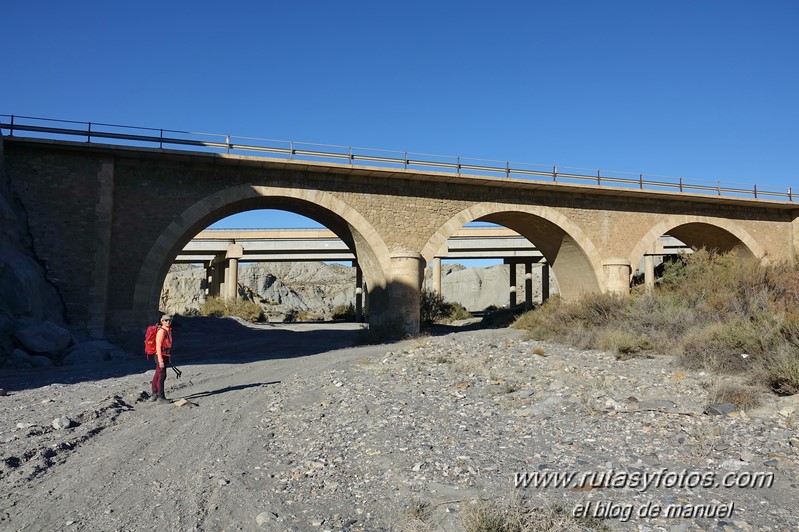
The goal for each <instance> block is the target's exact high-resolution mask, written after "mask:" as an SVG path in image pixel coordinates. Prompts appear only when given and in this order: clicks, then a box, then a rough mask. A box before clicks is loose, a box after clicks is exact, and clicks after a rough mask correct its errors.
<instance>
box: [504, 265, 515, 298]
mask: <svg viewBox="0 0 799 532" xmlns="http://www.w3.org/2000/svg"><path fill="white" fill-rule="evenodd" d="M505 264H507V265H508V266H509V271H508V277H509V279H510V283H509V284H510V287H509V288H508V291H509V292H510V297H509V298H508V304H509V305H510V308H513V307H515V306H516V263H515V262H508V261H505Z"/></svg>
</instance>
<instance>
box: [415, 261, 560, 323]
mask: <svg viewBox="0 0 799 532" xmlns="http://www.w3.org/2000/svg"><path fill="white" fill-rule="evenodd" d="M532 276H533V279H532V285H533V289H532V294H533V298H532V299H533V303H541V265H540V264H534V265H533V270H532ZM423 286H424V288H430V289H432V287H433V274H432V271H431V270H430V268H428V269H427V270H426V271H425V279H424V285H423ZM524 290H525V283H524V266H522V265H518V266H517V267H516V303H517V304H522V303H524V301H525V291H524ZM558 292H559V289H558V284H557V281H556V280H555V276H554V275H552V272H551V271H550V275H549V294H550V295H555V294H557V293H558ZM441 295H442V296H443V297H444V299H445V300H446V301H449V302H452V303H460V304H461V305H463V306H464V307H466V309H467V310H469V311H471V312H478V311H481V310H485V309H486V308H487V307H489V306H495V307H507V306H508V304H509V302H510V266H508V265H506V264H497V265H496V266H488V267H486V268H466V267H465V266H462V265H460V264H444V265H442V267H441Z"/></svg>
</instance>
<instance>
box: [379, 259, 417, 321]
mask: <svg viewBox="0 0 799 532" xmlns="http://www.w3.org/2000/svg"><path fill="white" fill-rule="evenodd" d="M391 274H392V275H391V285H390V286H389V290H388V298H389V308H390V314H391V319H392V321H394V322H395V323H396V324H398V325H399V326H400V327H401V329H402V331H396V332H401V333H402V334H403V335H415V334H419V323H420V308H419V307H420V305H421V302H422V279H423V277H424V258H423V257H422V256H421V255H420V254H419V253H417V252H416V251H395V252H394V253H392V254H391Z"/></svg>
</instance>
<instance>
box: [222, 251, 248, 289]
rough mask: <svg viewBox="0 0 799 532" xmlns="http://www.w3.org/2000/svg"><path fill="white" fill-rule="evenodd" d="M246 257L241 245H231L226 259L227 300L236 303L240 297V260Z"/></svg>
mask: <svg viewBox="0 0 799 532" xmlns="http://www.w3.org/2000/svg"><path fill="white" fill-rule="evenodd" d="M243 256H244V248H242V247H241V244H230V245H229V246H228V247H227V253H225V258H226V259H227V270H226V275H225V299H227V300H228V301H235V300H236V299H238V297H239V259H240V258H242V257H243Z"/></svg>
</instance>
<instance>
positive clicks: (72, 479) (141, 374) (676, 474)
mask: <svg viewBox="0 0 799 532" xmlns="http://www.w3.org/2000/svg"><path fill="white" fill-rule="evenodd" d="M181 325H182V326H178V328H177V329H176V333H175V343H176V345H177V346H178V347H177V348H176V352H177V354H176V362H177V363H178V365H179V366H180V368H181V370H182V371H183V377H182V379H180V380H176V379H175V378H174V375H170V378H169V379H168V380H167V392H168V395H169V396H171V398H172V399H173V400H178V399H185V400H187V401H188V402H183V401H178V402H175V403H172V404H156V403H151V402H148V401H146V400H145V399H146V396H147V394H146V391H147V390H149V380H150V378H151V376H152V370H151V369H150V366H149V365H148V364H147V363H146V362H145V361H144V360H141V359H139V358H138V357H137V358H135V359H133V360H131V361H127V362H124V361H123V362H119V361H117V362H109V363H107V365H106V366H98V367H91V368H88V367H85V366H81V367H73V368H68V369H59V368H52V369H50V370H47V371H45V372H44V373H43V372H42V370H38V371H34V370H14V371H13V372H6V373H4V374H3V375H2V376H0V387H3V388H5V390H6V393H7V395H5V396H1V397H0V460H2V461H0V529H3V530H149V529H152V528H154V527H155V526H156V525H157V526H158V527H159V528H161V529H163V530H257V529H260V530H279V531H282V530H353V531H354V530H465V529H467V524H468V523H469V522H470V520H472V521H474V520H475V519H478V518H479V517H480V516H485V514H486V512H491V511H493V512H497V513H501V514H502V515H503V516H504V518H506V519H509V518H510V517H511V516H513V515H514V513H515V515H517V516H519V515H523V514H524V511H525V510H524V509H525V508H535V509H538V510H537V511H538V513H536V514H535V518H534V521H535V523H536V524H537V525H539V526H543V525H544V524H545V522H546V519H545V517H546V518H549V517H552V518H556V519H561V520H562V521H563V523H562V528H561V529H563V530H579V529H606V530H653V531H654V530H668V531H672V530H674V531H681V530H795V529H797V528H799V517H797V514H796V512H795V501H796V500H797V497H799V479H797V471H798V470H799V469H798V468H797V464H798V463H799V457H798V456H797V451H799V439H797V430H796V425H795V424H796V423H797V422H798V421H797V420H796V418H795V417H794V411H795V409H796V408H799V400H797V399H796V398H783V399H780V400H777V399H771V400H770V401H768V402H767V404H766V405H765V406H764V407H763V408H761V409H759V410H757V411H753V412H750V413H747V414H742V413H737V412H733V413H729V414H725V413H723V410H724V407H718V408H717V409H710V410H708V409H707V408H706V407H707V390H708V387H709V383H710V381H711V377H710V376H709V375H706V374H702V373H689V372H684V371H681V370H680V369H679V368H678V367H676V366H675V365H674V363H673V361H672V360H670V359H668V358H656V359H634V360H629V361H617V360H616V359H615V357H614V356H613V355H612V354H610V353H605V352H597V351H579V350H574V349H570V348H568V347H564V346H560V345H554V344H548V343H542V342H538V341H534V340H530V339H527V338H526V337H525V335H524V334H523V333H521V332H520V331H515V330H507V329H505V330H472V331H463V332H457V333H453V334H446V335H441V336H430V337H422V338H417V339H412V340H407V341H404V342H400V343H396V344H390V345H380V346H363V347H355V348H353V347H346V346H347V345H351V343H352V341H353V340H354V338H355V337H356V335H357V330H356V329H357V327H356V326H354V325H281V326H275V325H261V326H250V325H245V324H240V323H237V322H233V321H231V320H211V319H208V318H205V319H203V318H192V319H184V322H183V323H182V324H181ZM142 358H143V356H142ZM706 411H707V412H708V413H706ZM571 472H574V473H576V475H575V477H574V478H565V477H564V478H561V479H560V480H563V481H564V482H565V485H555V483H556V482H557V481H558V479H557V478H555V477H554V476H549V477H547V476H546V475H554V474H563V475H566V474H569V473H571ZM545 481H549V482H551V483H550V485H549V486H548V487H543V486H538V487H536V483H540V482H545ZM757 482H760V483H761V484H762V483H765V484H767V485H768V487H752V484H753V483H757ZM724 483H733V484H738V485H740V487H723V486H722V485H721V484H724ZM658 510H660V513H661V515H656V514H657V513H658ZM667 511H669V512H672V514H674V513H675V512H676V513H678V514H679V515H680V516H675V515H672V516H671V517H665V516H663V515H662V514H665V513H666V512H667ZM699 512H705V513H706V514H708V513H712V514H713V516H711V517H708V516H705V517H701V516H700V517H697V515H696V514H697V513H699ZM575 513H576V514H577V516H578V517H576V518H575V517H572V514H575ZM583 515H586V516H587V517H582V516H583ZM719 515H721V517H719ZM594 516H595V517H596V518H597V519H595V518H593V517H594ZM538 529H541V530H543V529H544V528H537V529H536V530H538Z"/></svg>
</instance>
